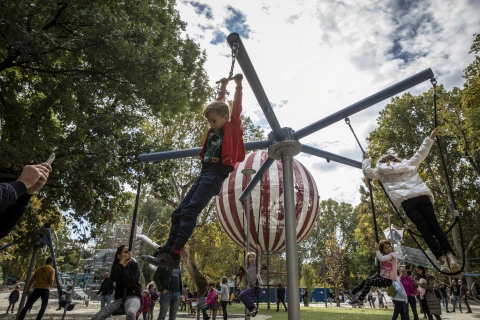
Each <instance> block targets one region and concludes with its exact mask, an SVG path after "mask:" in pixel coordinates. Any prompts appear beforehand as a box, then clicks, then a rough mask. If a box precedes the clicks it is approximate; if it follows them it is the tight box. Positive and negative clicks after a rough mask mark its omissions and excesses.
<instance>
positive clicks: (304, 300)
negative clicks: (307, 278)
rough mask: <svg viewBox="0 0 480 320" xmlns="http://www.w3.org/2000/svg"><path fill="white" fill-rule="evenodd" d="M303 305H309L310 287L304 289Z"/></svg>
mask: <svg viewBox="0 0 480 320" xmlns="http://www.w3.org/2000/svg"><path fill="white" fill-rule="evenodd" d="M303 305H304V306H305V307H308V289H307V288H305V289H303Z"/></svg>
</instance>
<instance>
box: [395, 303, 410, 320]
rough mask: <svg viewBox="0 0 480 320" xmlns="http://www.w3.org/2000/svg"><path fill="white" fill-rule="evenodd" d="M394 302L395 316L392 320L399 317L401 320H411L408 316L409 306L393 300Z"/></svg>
mask: <svg viewBox="0 0 480 320" xmlns="http://www.w3.org/2000/svg"><path fill="white" fill-rule="evenodd" d="M392 302H393V315H392V320H396V319H397V318H398V315H400V319H402V320H409V319H410V316H409V315H408V304H407V303H406V302H404V301H397V300H392Z"/></svg>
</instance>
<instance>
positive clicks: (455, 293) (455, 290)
mask: <svg viewBox="0 0 480 320" xmlns="http://www.w3.org/2000/svg"><path fill="white" fill-rule="evenodd" d="M450 297H452V304H453V309H452V312H455V309H456V308H457V302H458V308H459V309H460V312H462V301H461V300H460V287H459V286H458V284H457V280H452V285H451V286H450Z"/></svg>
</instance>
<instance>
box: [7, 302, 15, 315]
mask: <svg viewBox="0 0 480 320" xmlns="http://www.w3.org/2000/svg"><path fill="white" fill-rule="evenodd" d="M15 303H16V302H9V303H8V308H7V313H8V310H10V307H12V313H13V309H15Z"/></svg>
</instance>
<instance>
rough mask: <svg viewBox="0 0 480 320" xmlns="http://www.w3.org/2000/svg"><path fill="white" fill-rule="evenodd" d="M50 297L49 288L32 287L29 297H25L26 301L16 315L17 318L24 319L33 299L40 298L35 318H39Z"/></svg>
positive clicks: (38, 319) (37, 319)
mask: <svg viewBox="0 0 480 320" xmlns="http://www.w3.org/2000/svg"><path fill="white" fill-rule="evenodd" d="M49 297H50V290H48V289H34V290H33V292H32V294H31V295H30V297H28V299H27V303H26V304H25V307H23V309H22V311H21V312H20V315H19V316H18V320H23V319H25V315H26V314H27V311H28V310H30V309H32V306H33V304H34V303H35V301H37V300H38V298H41V299H42V306H41V307H40V310H39V311H38V314H37V318H36V320H40V319H42V317H43V314H44V313H45V309H47V305H48V298H49Z"/></svg>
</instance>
